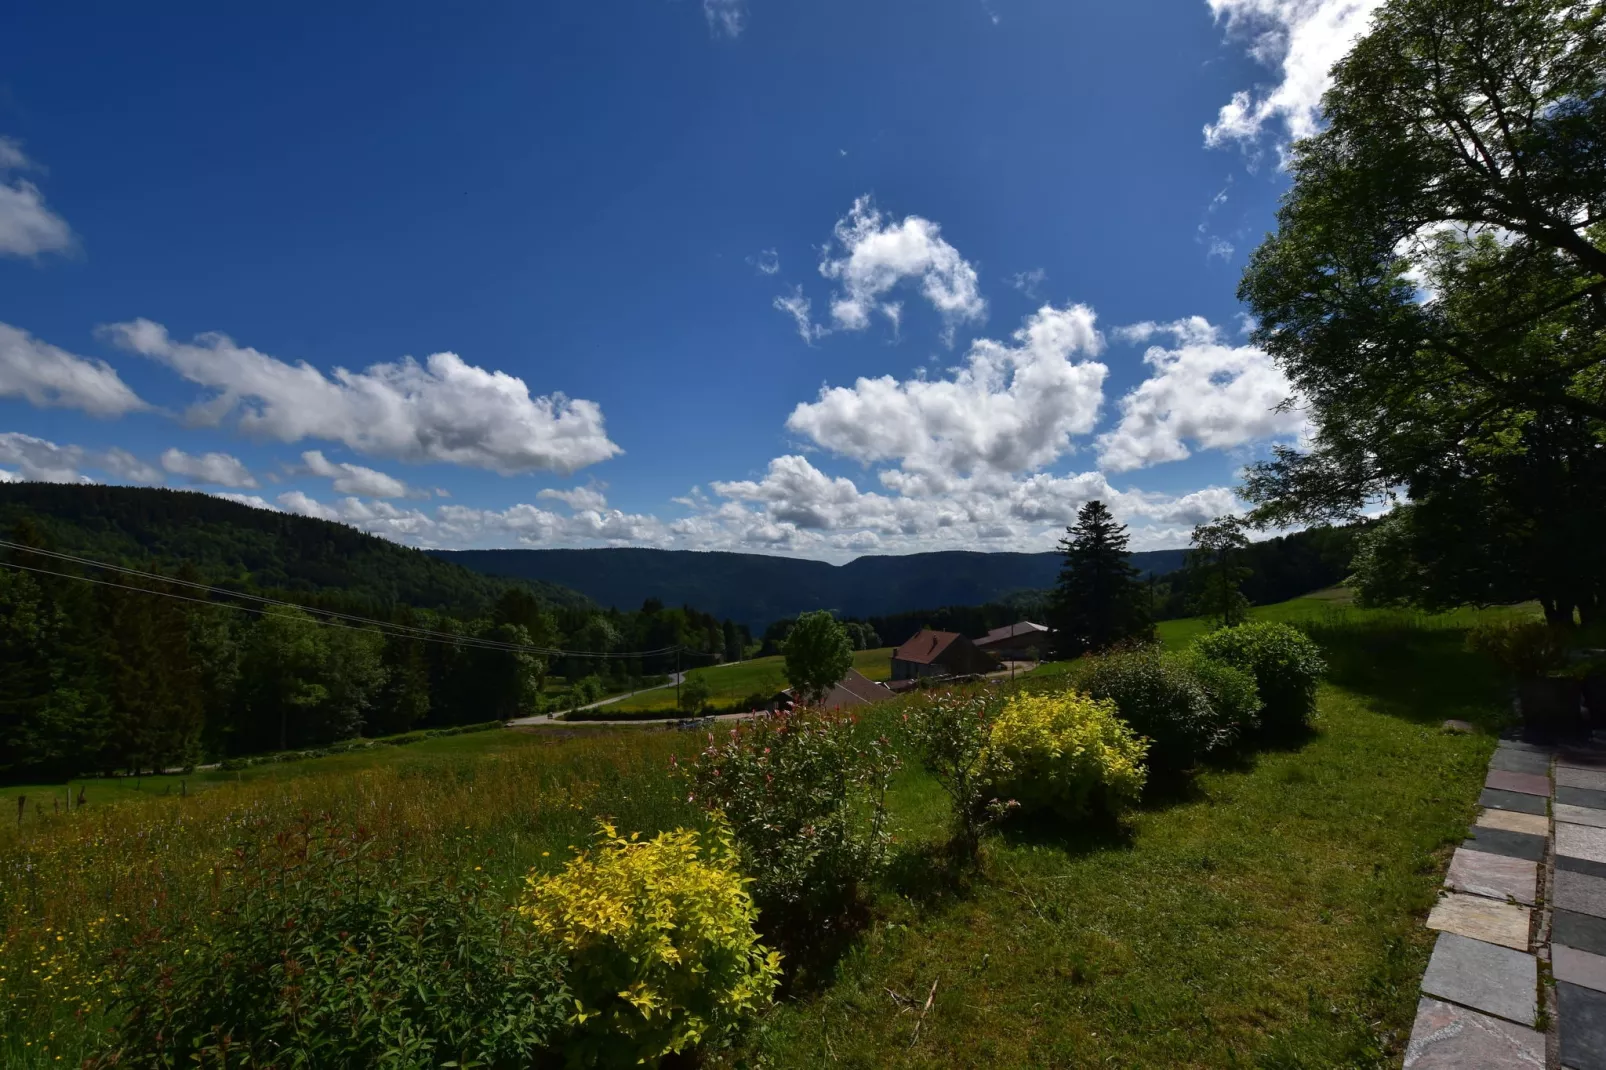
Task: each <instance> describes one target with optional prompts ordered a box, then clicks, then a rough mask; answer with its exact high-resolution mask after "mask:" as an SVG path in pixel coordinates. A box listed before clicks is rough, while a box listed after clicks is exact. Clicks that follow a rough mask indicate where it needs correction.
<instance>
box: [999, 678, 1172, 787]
mask: <svg viewBox="0 0 1606 1070" xmlns="http://www.w3.org/2000/svg"><path fill="white" fill-rule="evenodd" d="M1147 749H1148V742H1147V740H1145V739H1143V738H1142V737H1141V736H1138V735H1137V734H1136V733H1134V732H1133V731H1132V729H1131V728H1130V727H1128V726H1127V724H1126V723H1125V722H1124V721H1122V720H1121V718H1120V716H1119V713H1118V711H1117V709H1116V706H1115V703H1113V702H1111V701H1108V700H1099V699H1094V698H1091V697H1090V696H1088V695H1083V694H1079V693H1077V692H1075V691H1061V692H1057V693H1053V694H1035V695H1034V694H1027V693H1018V694H1015V695H1012V696H1011V697H1010V698H1009V699H1008V701H1006V702H1005V703H1004V707H1003V709H1002V711H1000V713H999V714H998V716H997V717H996V718H994V719H993V721H992V724H991V727H990V729H989V731H988V737H987V746H986V750H985V752H984V755H983V762H984V767H985V769H986V773H987V779H988V781H989V782H990V784H991V786H992V790H993V792H994V794H996V795H998V796H1000V797H1006V796H1007V797H1009V798H1011V799H1014V800H1016V801H1017V802H1019V803H1020V805H1021V808H1022V809H1024V810H1050V811H1053V812H1054V813H1056V814H1058V815H1060V816H1061V817H1065V818H1077V817H1081V816H1084V815H1086V814H1087V813H1089V812H1090V811H1092V810H1094V809H1096V808H1099V807H1103V808H1105V809H1107V810H1109V811H1111V812H1119V811H1120V810H1122V809H1124V808H1126V807H1128V806H1130V805H1131V804H1132V803H1134V802H1135V801H1137V797H1138V795H1139V793H1140V792H1142V790H1143V783H1144V780H1145V777H1146V776H1147V771H1146V769H1145V767H1144V757H1145V754H1146V752H1147Z"/></svg>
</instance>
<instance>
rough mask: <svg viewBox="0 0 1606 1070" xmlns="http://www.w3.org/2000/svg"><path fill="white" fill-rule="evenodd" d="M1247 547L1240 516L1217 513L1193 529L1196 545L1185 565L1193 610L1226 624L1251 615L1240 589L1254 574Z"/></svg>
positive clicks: (1229, 625) (1247, 539) (1202, 615)
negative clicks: (1247, 556)
mask: <svg viewBox="0 0 1606 1070" xmlns="http://www.w3.org/2000/svg"><path fill="white" fill-rule="evenodd" d="M1248 549H1249V538H1248V536H1246V535H1245V534H1244V522H1243V520H1241V519H1239V518H1238V517H1235V516H1223V517H1218V518H1217V519H1215V520H1213V521H1211V522H1210V523H1208V524H1200V525H1199V526H1198V527H1196V528H1194V529H1193V549H1192V550H1189V551H1188V561H1187V566H1186V567H1187V570H1188V571H1187V578H1188V588H1189V592H1190V594H1191V596H1192V597H1191V598H1190V599H1189V608H1190V609H1192V610H1193V612H1195V613H1197V614H1198V615H1199V616H1201V617H1209V618H1210V619H1211V620H1213V621H1215V622H1216V623H1217V624H1219V625H1220V626H1221V627H1223V628H1231V627H1232V626H1233V625H1236V624H1242V623H1243V622H1244V621H1245V620H1246V619H1248V616H1249V599H1247V598H1245V597H1244V593H1243V591H1242V589H1241V588H1242V587H1243V584H1244V581H1245V580H1247V579H1248V578H1249V577H1250V576H1251V575H1253V572H1252V570H1251V569H1250V568H1249V567H1248V566H1246V565H1245V564H1244V555H1245V553H1246V552H1247V551H1248Z"/></svg>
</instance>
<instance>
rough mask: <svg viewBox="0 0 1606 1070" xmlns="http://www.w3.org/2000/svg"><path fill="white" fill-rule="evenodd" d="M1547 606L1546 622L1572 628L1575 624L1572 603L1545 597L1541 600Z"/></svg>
mask: <svg viewBox="0 0 1606 1070" xmlns="http://www.w3.org/2000/svg"><path fill="white" fill-rule="evenodd" d="M1539 604H1540V605H1542V606H1544V607H1545V623H1546V624H1549V625H1552V626H1553V627H1557V628H1571V627H1572V626H1573V606H1572V603H1571V602H1570V601H1569V602H1562V601H1559V600H1557V599H1554V598H1544V599H1541V600H1540V602H1539Z"/></svg>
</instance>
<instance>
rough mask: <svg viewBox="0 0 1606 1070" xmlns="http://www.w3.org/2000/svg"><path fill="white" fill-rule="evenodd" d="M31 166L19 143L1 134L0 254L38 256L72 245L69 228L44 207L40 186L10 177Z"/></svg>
mask: <svg viewBox="0 0 1606 1070" xmlns="http://www.w3.org/2000/svg"><path fill="white" fill-rule="evenodd" d="M33 166H34V163H33V161H32V160H30V159H28V157H27V155H26V154H24V153H23V151H22V146H21V145H20V144H19V143H18V142H16V141H14V140H12V139H11V138H6V137H0V255H9V256H38V255H39V254H40V253H52V252H59V251H61V250H63V249H68V248H71V246H72V243H73V235H72V228H71V227H69V226H68V225H67V221H66V220H65V219H63V218H61V216H59V215H57V214H56V213H54V212H52V211H51V210H50V209H49V208H47V207H45V198H44V195H43V194H41V193H40V192H39V187H38V186H35V185H34V184H33V183H32V182H29V181H28V180H27V179H25V178H20V177H17V178H13V177H11V176H10V172H12V171H23V170H26V169H28V168H30V167H33Z"/></svg>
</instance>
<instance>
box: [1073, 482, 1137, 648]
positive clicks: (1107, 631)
mask: <svg viewBox="0 0 1606 1070" xmlns="http://www.w3.org/2000/svg"><path fill="white" fill-rule="evenodd" d="M1059 550H1060V552H1061V553H1062V554H1064V555H1065V564H1064V565H1063V566H1062V567H1061V568H1060V575H1059V582H1058V583H1057V584H1056V585H1055V587H1054V594H1053V598H1052V601H1051V603H1050V613H1049V620H1050V623H1051V624H1052V625H1053V627H1054V644H1055V648H1056V650H1057V651H1058V654H1059V656H1060V657H1062V658H1074V657H1076V656H1077V655H1079V654H1083V653H1085V652H1087V651H1089V650H1102V649H1104V648H1105V647H1109V646H1113V645H1115V644H1116V643H1119V642H1121V641H1122V640H1124V639H1144V638H1148V637H1149V636H1150V635H1151V634H1152V633H1153V625H1152V624H1151V623H1150V621H1149V615H1148V612H1147V606H1146V605H1145V602H1146V598H1147V596H1146V592H1145V591H1144V589H1143V584H1142V583H1141V582H1140V581H1139V579H1138V570H1137V569H1136V568H1135V567H1133V565H1132V563H1131V561H1130V555H1129V554H1128V552H1127V534H1126V525H1124V524H1117V523H1116V522H1115V518H1114V517H1113V516H1111V515H1110V510H1109V509H1108V508H1107V507H1106V506H1105V504H1104V503H1103V502H1101V501H1098V500H1097V499H1095V500H1093V501H1090V502H1088V503H1087V504H1086V505H1084V506H1082V508H1081V510H1080V511H1079V512H1078V513H1077V514H1076V523H1075V524H1074V525H1072V526H1071V527H1068V528H1066V529H1065V538H1063V539H1061V540H1060V544H1059Z"/></svg>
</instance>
